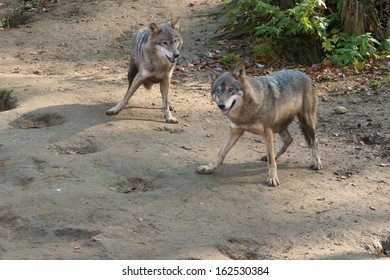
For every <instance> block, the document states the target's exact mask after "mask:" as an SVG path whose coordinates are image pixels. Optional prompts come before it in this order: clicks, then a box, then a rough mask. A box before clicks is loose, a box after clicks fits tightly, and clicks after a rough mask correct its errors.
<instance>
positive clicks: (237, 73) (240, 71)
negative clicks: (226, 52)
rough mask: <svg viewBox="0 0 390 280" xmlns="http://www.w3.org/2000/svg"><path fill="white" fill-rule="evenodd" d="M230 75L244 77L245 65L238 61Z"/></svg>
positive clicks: (236, 77)
mask: <svg viewBox="0 0 390 280" xmlns="http://www.w3.org/2000/svg"><path fill="white" fill-rule="evenodd" d="M232 75H233V77H234V78H235V79H239V78H245V66H244V64H242V63H238V64H237V65H236V68H234V70H233V72H232Z"/></svg>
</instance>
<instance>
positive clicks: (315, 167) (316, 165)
mask: <svg viewBox="0 0 390 280" xmlns="http://www.w3.org/2000/svg"><path fill="white" fill-rule="evenodd" d="M310 168H311V169H313V170H321V169H322V164H321V162H314V163H313V164H312V165H311V166H310Z"/></svg>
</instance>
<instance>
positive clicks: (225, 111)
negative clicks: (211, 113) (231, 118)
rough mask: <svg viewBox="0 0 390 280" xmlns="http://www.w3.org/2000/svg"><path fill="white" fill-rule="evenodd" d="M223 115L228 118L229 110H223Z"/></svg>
mask: <svg viewBox="0 0 390 280" xmlns="http://www.w3.org/2000/svg"><path fill="white" fill-rule="evenodd" d="M221 113H222V115H224V116H226V115H227V114H229V109H222V110H221Z"/></svg>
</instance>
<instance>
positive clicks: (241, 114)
mask: <svg viewBox="0 0 390 280" xmlns="http://www.w3.org/2000/svg"><path fill="white" fill-rule="evenodd" d="M250 79H253V78H251V77H246V78H242V79H240V83H241V85H242V86H243V89H244V93H243V96H242V100H241V102H240V103H241V104H240V107H239V108H237V109H238V110H236V111H234V112H231V113H230V114H229V115H228V117H229V118H230V120H231V121H232V122H233V123H235V124H237V125H241V124H245V123H250V122H253V118H254V117H255V116H256V118H258V112H261V111H262V110H263V106H264V102H263V99H264V97H263V95H260V94H257V93H256V92H255V91H254V90H253V87H252V85H251V82H253V81H251V80H250ZM254 109H255V111H254Z"/></svg>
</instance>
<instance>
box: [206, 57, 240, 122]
mask: <svg viewBox="0 0 390 280" xmlns="http://www.w3.org/2000/svg"><path fill="white" fill-rule="evenodd" d="M207 74H208V76H209V78H210V81H211V97H212V99H213V101H214V102H215V103H216V104H217V105H218V108H219V109H220V110H221V113H222V114H223V115H225V116H228V115H229V114H230V113H231V112H233V111H234V109H235V108H237V107H239V106H236V105H238V104H237V103H241V102H242V98H243V95H244V87H243V80H244V79H245V67H244V66H243V65H242V64H238V65H237V66H236V68H235V69H234V70H233V72H225V73H222V74H221V73H218V72H216V71H214V70H213V69H211V68H208V71H207Z"/></svg>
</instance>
